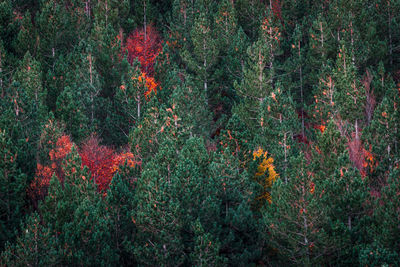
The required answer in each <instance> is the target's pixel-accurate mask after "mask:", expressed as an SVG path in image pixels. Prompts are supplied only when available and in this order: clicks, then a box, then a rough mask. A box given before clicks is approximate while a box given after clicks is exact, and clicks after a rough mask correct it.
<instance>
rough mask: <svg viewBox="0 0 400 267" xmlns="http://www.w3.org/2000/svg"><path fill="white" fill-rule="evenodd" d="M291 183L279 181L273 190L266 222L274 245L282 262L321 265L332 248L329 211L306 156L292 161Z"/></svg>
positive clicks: (289, 180) (265, 214)
mask: <svg viewBox="0 0 400 267" xmlns="http://www.w3.org/2000/svg"><path fill="white" fill-rule="evenodd" d="M291 166H292V168H291V169H290V170H289V171H288V176H289V179H288V181H287V182H285V181H284V180H282V179H278V180H277V181H276V182H275V183H274V185H273V186H272V191H271V198H272V203H271V205H269V206H267V208H266V211H265V212H264V222H265V226H266V228H267V232H268V234H269V235H270V236H271V243H272V246H273V247H274V248H276V249H277V250H278V253H279V256H280V257H281V260H283V262H286V263H287V262H288V261H290V262H291V263H293V264H295V265H303V266H314V265H319V264H322V261H323V256H324V255H326V253H327V252H328V251H327V248H329V243H328V242H329V241H328V240H327V233H326V231H325V229H324V228H323V227H324V225H326V223H327V217H326V215H327V213H326V212H327V210H326V209H325V207H323V206H321V200H320V195H321V194H323V192H324V191H323V190H324V188H323V187H321V186H317V183H316V181H315V180H314V178H313V174H312V173H311V169H310V167H309V166H307V163H306V161H305V159H304V155H303V154H300V156H298V157H292V158H291Z"/></svg>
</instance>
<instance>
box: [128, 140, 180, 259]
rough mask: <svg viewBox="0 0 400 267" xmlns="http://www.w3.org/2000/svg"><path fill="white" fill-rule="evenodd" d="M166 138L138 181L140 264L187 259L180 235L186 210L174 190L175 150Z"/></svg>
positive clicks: (137, 255)
mask: <svg viewBox="0 0 400 267" xmlns="http://www.w3.org/2000/svg"><path fill="white" fill-rule="evenodd" d="M175 149H176V148H175V146H174V144H173V143H171V142H168V141H166V142H165V143H163V146H162V147H161V148H160V150H159V151H158V153H157V154H156V155H155V157H154V158H153V159H152V160H151V161H149V162H148V163H147V164H146V165H145V166H144V167H143V171H142V175H141V178H140V179H139V181H138V184H137V194H136V195H135V196H136V197H135V199H136V200H135V201H136V202H137V205H138V206H137V210H136V213H135V214H134V215H133V216H134V217H133V218H134V222H135V224H136V227H137V228H138V234H137V237H136V239H135V256H136V258H137V260H138V263H139V264H146V265H163V266H176V265H179V264H182V263H183V262H184V255H185V254H184V246H183V240H182V237H181V231H182V230H183V228H182V227H183V223H184V222H183V221H182V220H183V213H184V210H183V209H182V207H181V203H180V202H179V201H178V199H177V195H176V191H174V183H175V181H174V180H173V178H174V177H173V175H172V173H173V172H174V169H175V166H176V151H175Z"/></svg>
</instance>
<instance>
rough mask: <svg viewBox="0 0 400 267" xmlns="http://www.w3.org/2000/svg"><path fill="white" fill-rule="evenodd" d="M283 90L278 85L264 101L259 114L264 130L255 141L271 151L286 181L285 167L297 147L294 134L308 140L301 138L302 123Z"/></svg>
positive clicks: (291, 101) (279, 172)
mask: <svg viewBox="0 0 400 267" xmlns="http://www.w3.org/2000/svg"><path fill="white" fill-rule="evenodd" d="M283 90H284V89H283V88H281V87H280V85H278V86H277V89H276V90H274V91H273V92H271V94H270V95H269V96H267V97H266V98H265V100H264V101H263V103H262V106H261V109H260V117H259V120H260V122H259V124H260V127H261V134H260V135H259V136H257V137H256V143H258V145H261V146H262V147H265V148H266V151H267V152H268V153H269V154H271V156H272V158H273V159H274V162H275V166H276V168H277V172H278V174H279V175H280V176H281V178H282V179H283V180H284V181H285V182H287V179H288V177H287V175H286V171H287V168H288V166H289V162H290V159H291V158H292V157H293V156H294V155H295V154H296V152H297V149H298V147H297V144H296V140H295V137H296V136H298V135H300V138H299V140H298V141H300V142H306V140H302V136H301V124H300V122H299V120H298V116H297V114H296V112H295V107H294V103H293V100H292V98H291V97H290V95H289V94H288V93H286V92H284V91H283Z"/></svg>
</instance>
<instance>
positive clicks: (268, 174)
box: [253, 148, 279, 203]
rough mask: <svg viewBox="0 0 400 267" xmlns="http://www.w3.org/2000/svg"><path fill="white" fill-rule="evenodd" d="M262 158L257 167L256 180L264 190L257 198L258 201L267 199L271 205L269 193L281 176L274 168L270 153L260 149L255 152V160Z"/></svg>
mask: <svg viewBox="0 0 400 267" xmlns="http://www.w3.org/2000/svg"><path fill="white" fill-rule="evenodd" d="M259 158H262V161H261V162H260V164H259V165H258V166H257V172H256V174H255V179H256V180H257V181H259V182H260V183H261V185H262V186H263V188H264V190H263V193H262V194H261V196H259V197H257V200H260V199H266V200H267V201H268V202H269V203H271V201H272V199H271V194H270V192H269V190H270V188H271V187H272V184H273V183H274V182H275V180H276V178H277V177H278V176H279V175H278V173H277V172H276V171H275V167H274V164H273V163H274V159H273V158H272V157H268V152H267V151H265V152H264V150H263V149H262V148H259V149H257V150H255V151H254V152H253V160H254V161H255V160H258V159H259Z"/></svg>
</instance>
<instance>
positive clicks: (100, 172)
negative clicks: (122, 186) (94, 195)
mask: <svg viewBox="0 0 400 267" xmlns="http://www.w3.org/2000/svg"><path fill="white" fill-rule="evenodd" d="M72 146H73V143H72V142H71V139H70V138H69V136H67V135H63V136H61V137H60V138H59V139H58V140H57V144H56V146H55V148H54V149H52V150H51V151H50V152H49V156H50V160H51V164H50V166H43V165H41V164H37V170H36V175H35V178H34V180H33V182H32V183H31V185H30V194H31V197H32V198H33V199H34V200H37V199H43V198H44V197H45V196H46V195H47V189H48V187H49V185H50V180H51V178H52V176H53V175H54V174H55V175H56V176H57V178H58V179H59V180H60V182H61V183H63V182H64V177H65V171H64V169H63V167H62V162H63V161H64V159H65V157H66V156H67V155H68V154H69V153H70V152H71V149H72ZM79 155H80V157H81V159H82V168H83V167H84V166H87V167H88V168H89V170H90V172H91V179H93V181H94V183H96V185H97V186H98V187H97V188H98V190H99V191H102V192H105V191H106V190H107V189H108V187H109V185H110V183H111V180H112V177H113V176H114V174H115V173H116V172H117V171H118V170H119V168H120V166H123V165H124V164H125V162H126V163H127V165H128V166H129V167H134V166H135V165H136V164H139V163H137V162H136V160H135V157H134V155H133V154H132V153H131V152H121V153H116V152H115V151H114V150H113V149H111V148H109V147H106V146H103V145H100V144H99V140H98V138H97V137H95V136H92V137H90V138H89V139H87V140H86V142H84V143H83V145H82V146H81V149H79Z"/></svg>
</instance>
